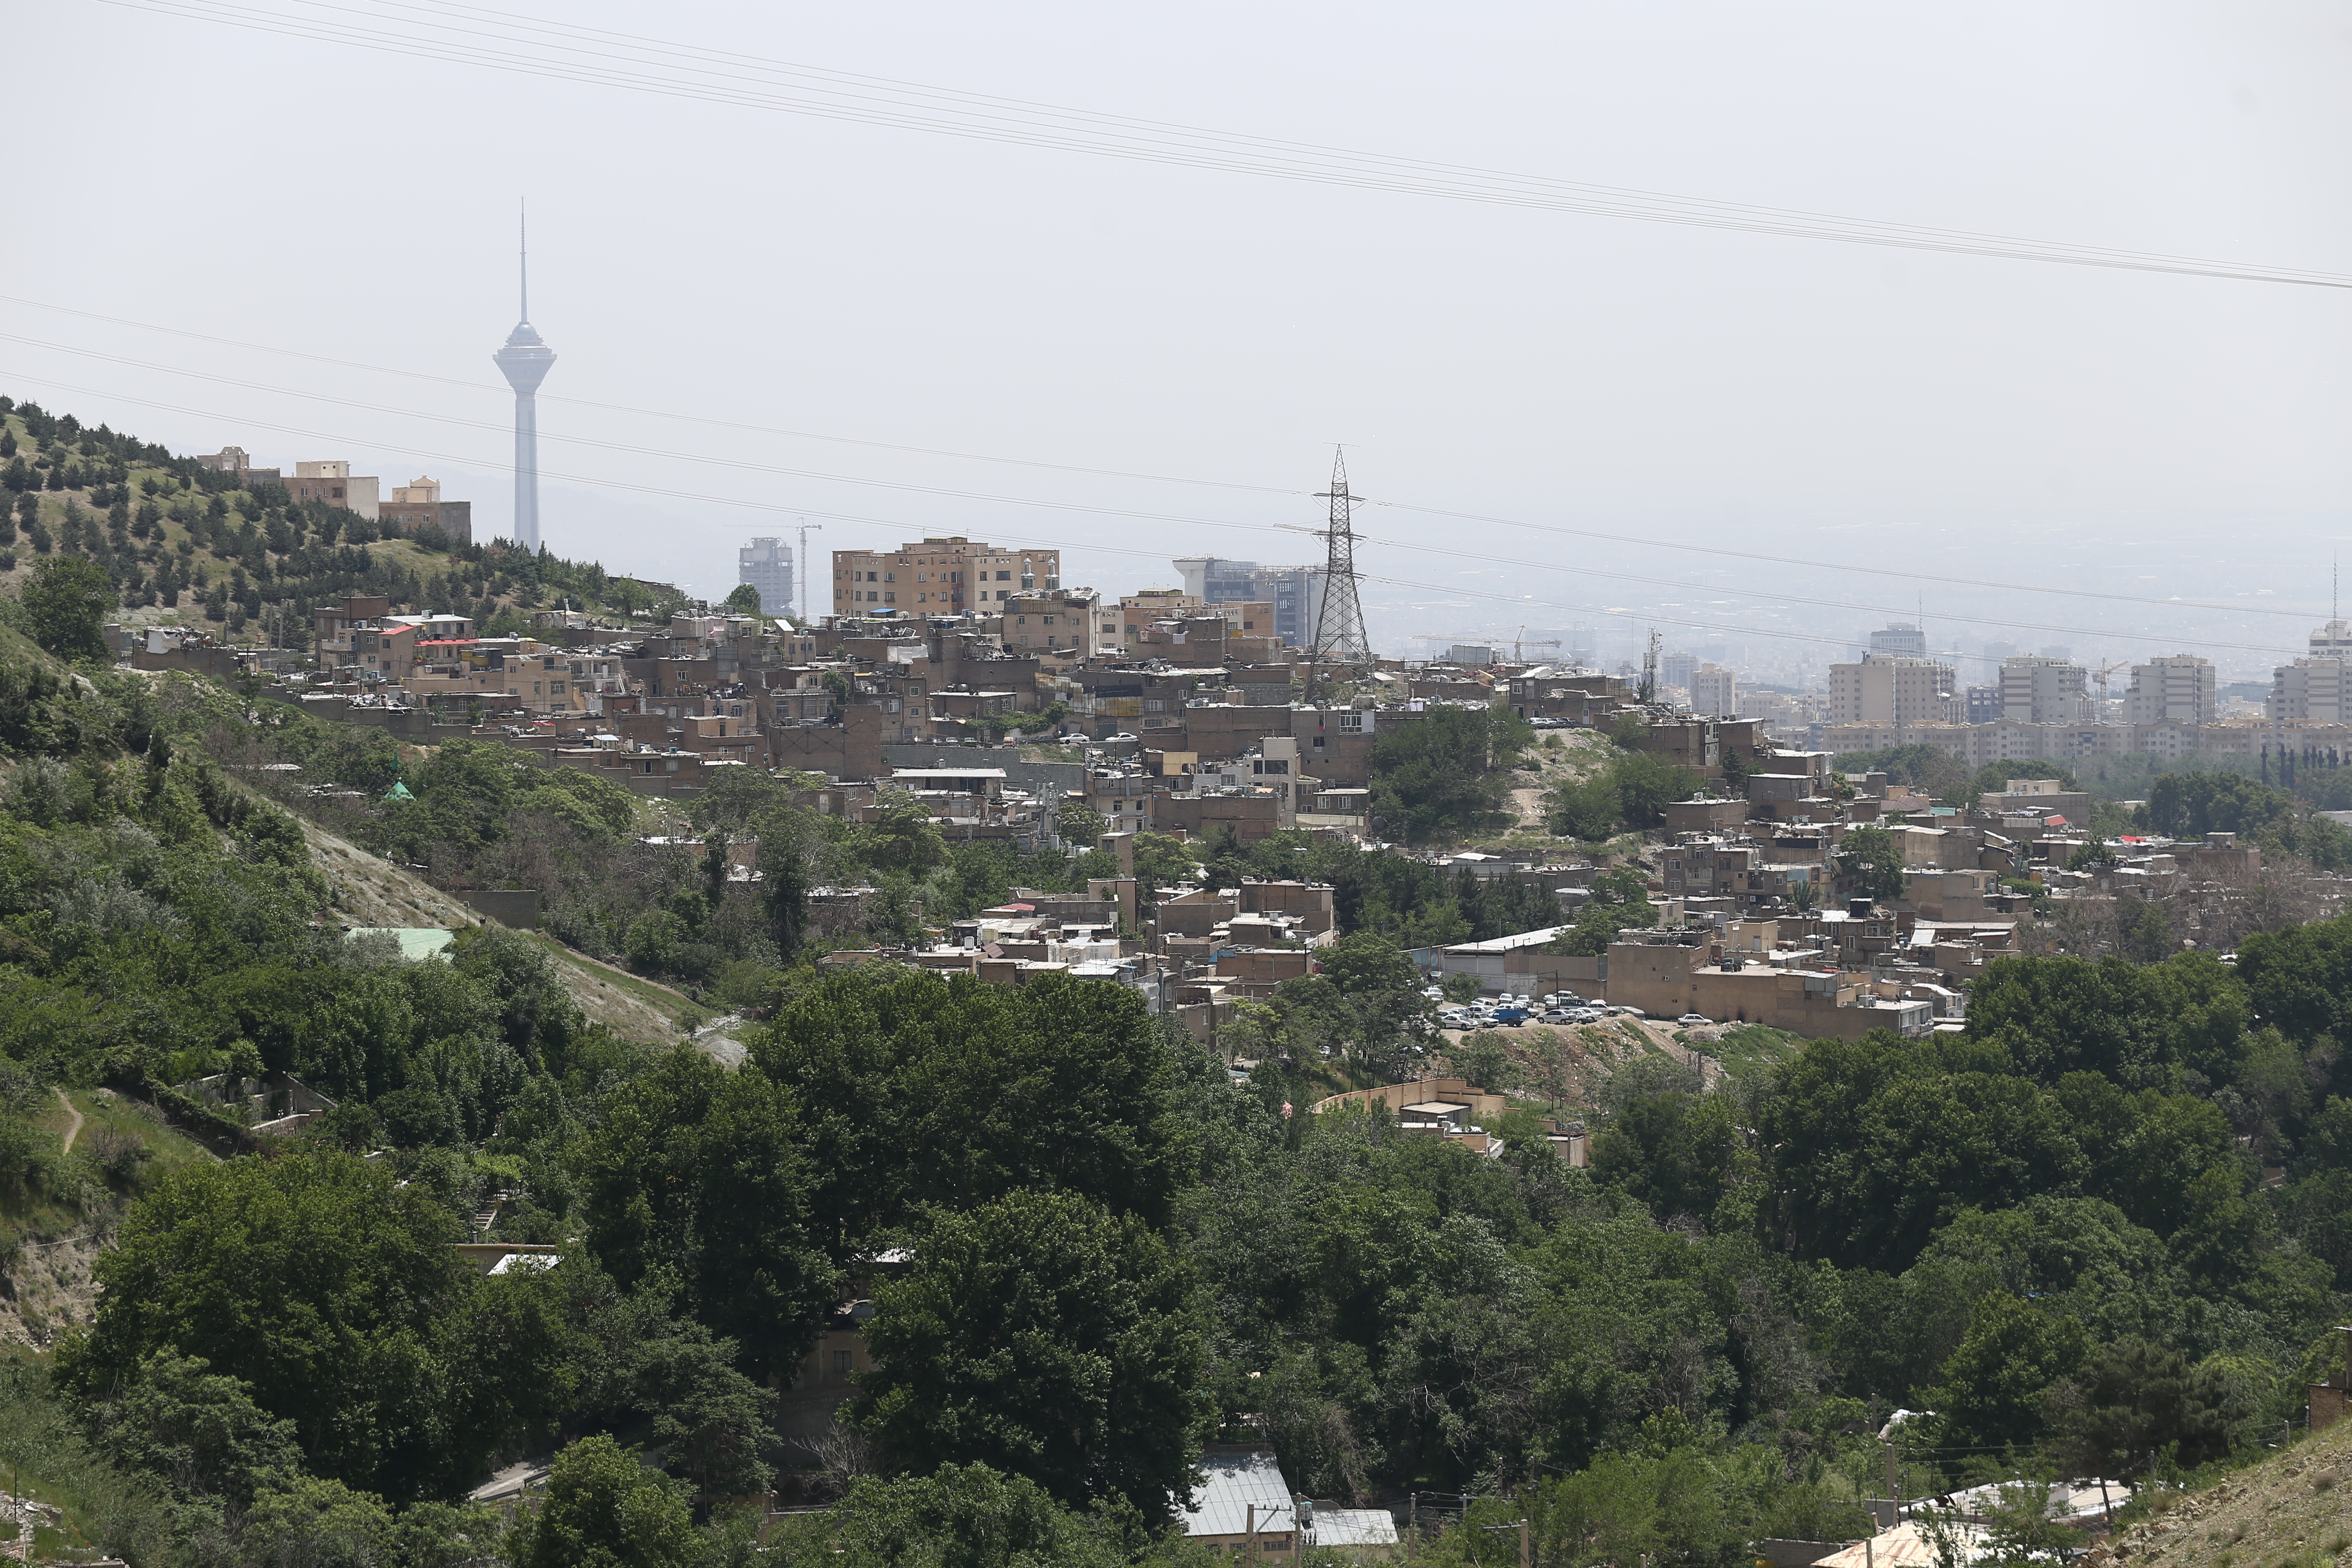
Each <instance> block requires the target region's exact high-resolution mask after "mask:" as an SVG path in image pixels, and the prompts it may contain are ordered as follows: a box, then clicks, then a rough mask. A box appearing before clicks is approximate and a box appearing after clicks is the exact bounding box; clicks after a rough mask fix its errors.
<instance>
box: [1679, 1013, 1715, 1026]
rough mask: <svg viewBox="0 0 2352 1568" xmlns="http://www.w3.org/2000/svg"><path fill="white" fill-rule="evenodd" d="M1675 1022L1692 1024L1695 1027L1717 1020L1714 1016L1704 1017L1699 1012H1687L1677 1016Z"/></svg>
mask: <svg viewBox="0 0 2352 1568" xmlns="http://www.w3.org/2000/svg"><path fill="white" fill-rule="evenodd" d="M1714 1022H1715V1020H1714V1019H1712V1018H1707V1017H1702V1016H1699V1015H1698V1014H1696V1013H1685V1014H1684V1015H1683V1016H1681V1017H1679V1018H1676V1019H1675V1023H1677V1024H1685V1025H1689V1026H1693V1027H1696V1026H1699V1025H1703V1024H1712V1023H1714Z"/></svg>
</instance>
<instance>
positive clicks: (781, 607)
mask: <svg viewBox="0 0 2352 1568" xmlns="http://www.w3.org/2000/svg"><path fill="white" fill-rule="evenodd" d="M735 572H736V581H738V582H740V583H749V584H751V586H753V587H754V588H757V589H758V590H760V613H761V615H763V616H788V615H790V614H792V612H793V547H792V546H791V545H789V544H786V543H785V542H783V541H782V540H781V539H755V540H753V541H751V542H750V543H749V544H746V545H745V546H743V548H742V549H740V550H739V551H737V552H735Z"/></svg>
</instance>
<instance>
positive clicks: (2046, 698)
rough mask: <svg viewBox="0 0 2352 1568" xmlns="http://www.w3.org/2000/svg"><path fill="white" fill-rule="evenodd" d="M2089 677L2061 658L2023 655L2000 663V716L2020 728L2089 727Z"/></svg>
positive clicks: (2077, 666) (2093, 714)
mask: <svg viewBox="0 0 2352 1568" xmlns="http://www.w3.org/2000/svg"><path fill="white" fill-rule="evenodd" d="M2088 681H2089V674H2088V672H2087V671H2085V670H2084V668H2083V667H2082V666H2081V665H2079V664H2070V663H2068V662H2067V661H2066V660H2064V659H2062V658H2043V657H2042V656H2040V655H2036V654H2023V655H2021V656H2019V657H2017V658H2007V659H2003V660H2002V661H2001V666H2000V716H2001V717H2002V718H2004V719H2008V720H2011V721H2014V722H2017V723H2021V724H2088V723H2093V722H2095V721H2096V719H2097V715H2096V714H2095V713H2094V712H2093V710H2092V708H2091V694H2090V689H2089V685H2088Z"/></svg>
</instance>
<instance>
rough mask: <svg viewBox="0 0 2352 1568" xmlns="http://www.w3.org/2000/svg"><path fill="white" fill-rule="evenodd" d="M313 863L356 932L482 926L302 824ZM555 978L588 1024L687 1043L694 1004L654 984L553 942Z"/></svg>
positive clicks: (453, 904)
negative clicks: (683, 1022) (685, 1029)
mask: <svg viewBox="0 0 2352 1568" xmlns="http://www.w3.org/2000/svg"><path fill="white" fill-rule="evenodd" d="M297 820H298V821H299V822H300V824H301V827H302V837H303V839H304V841H305V842H307V843H308V844H309V845H310V860H311V863H312V864H313V865H315V866H317V867H318V868H319V869H320V871H322V872H324V873H325V874H326V877H327V881H328V885H329V887H330V888H331V889H332V894H331V898H332V902H333V905H334V908H335V910H336V911H337V912H338V913H340V914H341V915H342V916H343V917H344V918H345V919H347V920H349V921H351V923H352V924H353V925H355V926H446V927H449V928H451V929H453V930H454V929H457V928H458V927H462V926H469V925H479V924H480V923H482V917H481V916H480V915H478V914H476V913H475V912H474V911H473V910H471V909H469V908H468V907H467V906H466V905H465V904H462V903H460V902H458V901H457V900H456V899H453V898H451V897H450V896H449V895H448V894H446V893H445V892H443V891H442V890H441V889H438V888H436V887H435V886H433V884H431V883H430V882H427V881H425V879H423V878H421V877H418V876H415V875H414V874H413V873H411V872H408V871H404V870H402V869H401V868H399V867H398V866H395V865H393V864H392V863H391V862H390V861H387V860H385V859H383V858H382V857H380V856H375V855H371V854H369V853H368V852H367V851H366V850H364V849H362V848H360V847H358V846H357V845H355V844H352V843H351V842H349V841H348V840H345V839H342V838H340V837H336V836H335V835H334V834H332V833H330V832H328V831H327V830H326V829H325V828H323V827H321V826H319V825H318V824H317V823H315V822H311V821H310V820H308V819H307V818H297ZM547 945H548V949H549V951H550V952H551V953H552V954H553V955H554V957H555V958H556V959H557V960H558V963H557V972H558V973H560V974H561V975H562V979H563V988H564V989H565V990H566V991H567V992H569V993H570V994H571V996H572V1001H573V1002H575V1003H577V1004H578V1005H579V1007H580V1010H581V1011H582V1012H583V1013H585V1014H586V1015H587V1016H588V1018H589V1021H590V1022H592V1023H597V1024H602V1025H604V1026H605V1027H606V1028H608V1029H611V1030H612V1031H613V1032H614V1034H616V1035H619V1036H622V1037H624V1038H626V1039H633V1040H644V1041H646V1042H648V1043H650V1044H653V1045H667V1044H669V1043H670V1042H672V1041H675V1040H677V1039H681V1038H683V1037H684V1036H683V1034H682V1032H681V1031H680V1029H679V1027H678V1021H679V1019H680V1018H681V1017H683V1016H685V1015H686V1014H687V1013H688V1012H690V1011H692V1010H693V1009H694V1005H693V1003H692V1001H691V1000H689V999H688V997H686V996H684V995H682V994H679V993H677V992H676V991H672V990H671V989H669V987H667V986H666V985H658V984H655V983H654V982H652V981H650V980H646V979H642V978H640V977H639V976H637V975H634V974H629V973H625V972H624V971H621V970H617V969H614V968H612V967H610V966H609V965H606V964H602V963H597V962H595V961H594V960H593V959H590V958H584V957H583V956H582V955H580V954H579V953H576V952H572V950H571V949H570V948H568V947H565V946H563V945H562V943H561V942H555V941H552V940H550V941H549V942H548V943H547Z"/></svg>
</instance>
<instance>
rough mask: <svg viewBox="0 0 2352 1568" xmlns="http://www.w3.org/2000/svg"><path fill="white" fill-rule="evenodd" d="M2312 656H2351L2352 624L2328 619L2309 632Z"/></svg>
mask: <svg viewBox="0 0 2352 1568" xmlns="http://www.w3.org/2000/svg"><path fill="white" fill-rule="evenodd" d="M2311 657H2312V658H2352V624H2347V623H2346V622H2343V621H2330V622H2328V623H2327V624H2326V626H2321V627H2320V628H2319V629H2318V630H2316V631H2315V632H2313V633H2312V634H2311Z"/></svg>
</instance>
